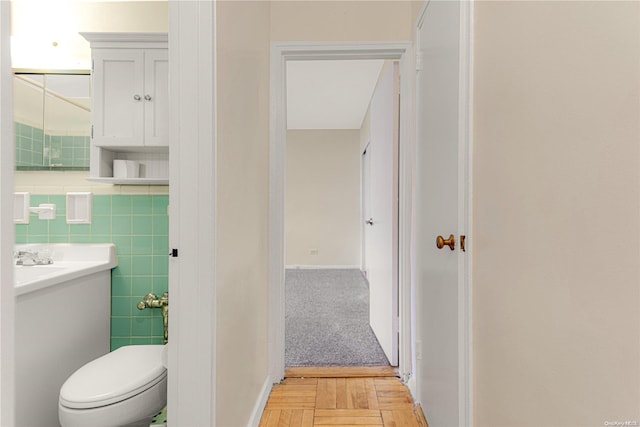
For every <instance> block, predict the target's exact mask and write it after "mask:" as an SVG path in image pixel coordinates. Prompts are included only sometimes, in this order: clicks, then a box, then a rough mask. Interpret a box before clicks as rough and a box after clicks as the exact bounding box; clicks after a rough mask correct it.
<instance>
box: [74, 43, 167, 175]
mask: <svg viewBox="0 0 640 427" xmlns="http://www.w3.org/2000/svg"><path fill="white" fill-rule="evenodd" d="M82 36H83V37H84V38H86V39H87V40H88V41H89V43H90V45H91V56H92V63H93V67H92V89H93V92H92V103H91V106H92V107H91V121H92V133H91V161H90V173H89V175H90V177H89V179H90V180H94V181H103V182H112V183H114V184H141V185H146V184H168V182H169V62H168V43H167V40H168V39H167V34H164V33H82ZM117 159H122V160H134V161H137V162H139V163H140V172H139V176H138V177H135V176H132V177H115V178H114V177H113V161H114V160H117Z"/></svg>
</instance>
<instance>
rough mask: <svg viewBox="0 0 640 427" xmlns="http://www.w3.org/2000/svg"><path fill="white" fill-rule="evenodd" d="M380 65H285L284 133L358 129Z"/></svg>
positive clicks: (355, 62) (374, 62)
mask: <svg viewBox="0 0 640 427" xmlns="http://www.w3.org/2000/svg"><path fill="white" fill-rule="evenodd" d="M383 64H384V60H349V61H346V60H345V61H342V60H339V61H288V62H287V129H360V127H361V125H362V119H363V118H364V116H365V114H366V112H367V108H368V107H369V102H370V101H371V96H372V94H373V90H374V89H375V86H376V83H377V81H378V76H379V75H380V71H381V70H382V66H383Z"/></svg>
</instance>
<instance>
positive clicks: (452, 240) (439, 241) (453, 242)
mask: <svg viewBox="0 0 640 427" xmlns="http://www.w3.org/2000/svg"><path fill="white" fill-rule="evenodd" d="M436 246H437V247H438V249H442V248H444V247H445V246H449V249H451V250H454V249H455V248H456V238H455V237H454V236H453V234H451V235H449V238H448V239H447V240H445V239H444V237H442V236H438V237H437V238H436Z"/></svg>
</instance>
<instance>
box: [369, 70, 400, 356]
mask: <svg viewBox="0 0 640 427" xmlns="http://www.w3.org/2000/svg"><path fill="white" fill-rule="evenodd" d="M395 70H396V68H395V67H390V68H388V69H387V72H386V74H385V75H384V76H382V78H381V79H380V81H379V82H378V86H377V87H376V90H375V92H374V94H373V97H372V99H371V112H370V114H371V116H370V117H371V136H370V142H369V151H368V153H367V156H370V157H369V180H368V183H367V185H368V190H367V191H368V192H369V197H368V201H370V203H369V206H368V207H367V212H368V214H367V216H366V217H365V218H363V221H365V223H366V225H365V245H366V247H365V260H366V271H367V278H368V280H369V295H370V300H369V301H370V304H369V323H370V325H371V329H372V330H373V332H374V333H375V335H376V338H378V342H379V343H380V346H381V347H382V350H383V351H384V353H385V355H386V356H387V359H389V363H391V364H392V365H393V366H397V365H398V274H397V230H398V224H397V220H398V218H397V212H398V205H397V195H398V192H397V180H396V179H395V174H396V172H397V166H396V165H397V128H396V126H395V123H396V118H397V116H396V114H395V105H396V104H395V99H394V93H395V88H396V85H395V81H394V76H395V72H394V71H395ZM394 243H396V244H394Z"/></svg>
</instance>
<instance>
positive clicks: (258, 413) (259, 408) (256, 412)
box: [247, 376, 273, 427]
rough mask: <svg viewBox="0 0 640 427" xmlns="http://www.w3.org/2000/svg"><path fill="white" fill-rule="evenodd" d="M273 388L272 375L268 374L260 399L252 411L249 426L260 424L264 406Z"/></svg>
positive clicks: (254, 426)
mask: <svg viewBox="0 0 640 427" xmlns="http://www.w3.org/2000/svg"><path fill="white" fill-rule="evenodd" d="M272 388H273V382H272V381H271V377H269V376H267V378H265V380H264V384H262V388H261V389H260V395H259V396H258V400H256V404H255V406H254V407H253V410H252V411H251V418H249V422H248V423H247V427H258V425H260V419H261V418H262V413H263V412H264V408H265V407H266V406H267V400H269V394H270V393H271V389H272Z"/></svg>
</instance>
